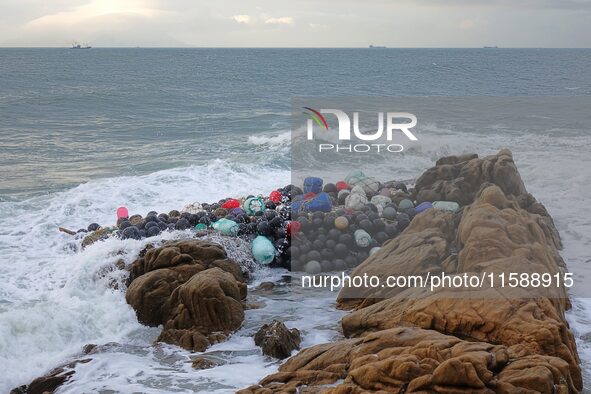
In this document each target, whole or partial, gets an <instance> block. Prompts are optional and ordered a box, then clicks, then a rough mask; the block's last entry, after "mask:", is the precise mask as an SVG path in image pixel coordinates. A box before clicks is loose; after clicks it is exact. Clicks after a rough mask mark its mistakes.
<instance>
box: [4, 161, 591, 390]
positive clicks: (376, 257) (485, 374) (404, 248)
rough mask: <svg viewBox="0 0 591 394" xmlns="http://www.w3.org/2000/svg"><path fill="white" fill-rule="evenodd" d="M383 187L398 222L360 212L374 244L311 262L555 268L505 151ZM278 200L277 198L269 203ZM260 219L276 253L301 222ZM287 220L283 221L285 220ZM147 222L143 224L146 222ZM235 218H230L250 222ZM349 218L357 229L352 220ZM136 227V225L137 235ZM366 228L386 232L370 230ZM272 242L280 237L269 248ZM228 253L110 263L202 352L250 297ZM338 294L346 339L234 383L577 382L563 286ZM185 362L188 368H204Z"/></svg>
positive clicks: (282, 336)
mask: <svg viewBox="0 0 591 394" xmlns="http://www.w3.org/2000/svg"><path fill="white" fill-rule="evenodd" d="M391 186H392V189H391V190H392V193H391V194H389V195H388V197H387V198H389V199H390V200H391V201H396V204H398V206H397V208H400V205H402V204H400V202H401V201H402V200H408V199H410V200H412V203H413V205H412V207H407V208H405V210H406V211H407V212H405V213H401V212H402V211H401V210H399V211H400V212H399V213H398V215H400V216H399V218H402V215H406V217H405V218H404V219H405V220H406V219H408V223H404V225H400V223H399V222H393V224H389V223H390V222H389V221H388V220H385V224H383V226H382V224H380V223H379V222H380V221H381V220H382V219H381V218H382V217H383V216H384V215H383V211H384V207H381V209H380V214H381V216H380V218H379V219H374V220H377V222H375V223H370V225H369V227H368V230H367V233H369V235H370V236H371V237H372V240H371V242H373V243H368V245H366V246H364V247H363V248H360V251H358V252H357V251H355V252H351V253H350V254H349V255H347V258H348V260H346V259H345V258H342V259H340V258H339V259H337V260H335V261H334V262H332V261H328V260H326V261H324V260H323V261H321V262H318V263H316V264H317V266H318V267H319V268H318V269H319V271H323V270H324V271H330V269H327V267H332V268H333V269H334V268H337V269H338V268H339V265H345V266H347V267H349V268H351V269H352V273H351V275H362V274H364V273H370V274H375V275H378V276H380V277H385V276H387V275H390V274H392V275H393V274H396V275H422V276H425V275H427V274H428V273H429V274H436V273H439V272H447V273H452V274H453V273H465V272H470V273H476V274H479V273H481V272H485V271H486V272H495V273H496V272H509V271H511V269H512V268H514V267H516V266H519V268H520V270H525V271H527V272H539V271H543V272H552V273H564V272H565V271H566V265H565V263H564V261H563V260H562V258H561V257H560V255H559V253H558V250H559V249H560V248H561V242H560V237H559V235H558V232H557V230H556V229H555V227H554V224H553V221H552V218H551V217H550V215H549V214H548V213H547V211H546V209H545V208H544V207H543V205H542V204H540V203H539V202H537V201H536V199H535V198H534V197H533V196H532V195H531V194H529V193H527V191H526V188H525V186H524V184H523V181H522V179H521V177H520V175H519V172H518V171H517V168H516V166H515V163H514V162H513V158H512V155H511V152H510V151H508V150H502V151H500V152H499V153H498V154H497V155H494V156H490V157H485V158H479V157H478V156H477V155H464V156H460V157H455V156H452V157H445V158H442V159H440V160H438V162H437V163H436V166H435V167H433V168H431V169H429V170H427V171H426V172H425V173H424V174H423V175H422V176H420V177H419V178H418V179H417V181H416V184H415V185H414V189H412V190H408V191H407V190H402V187H401V186H398V187H397V188H395V187H393V186H394V185H391ZM383 189H389V187H385V188H383ZM383 189H382V190H383ZM354 190H355V189H353V190H348V193H346V194H347V196H349V195H350V194H353V195H354V194H355V193H354ZM335 192H336V190H334V191H332V190H329V194H330V197H331V198H332V200H333V201H334V202H335V203H336V204H335V205H337V204H338V203H339V197H341V196H338V195H337V193H335ZM339 192H340V191H339ZM349 192H350V193H349ZM287 194H288V193H285V195H287ZM375 194H376V195H377V194H378V193H375ZM347 196H346V197H347ZM290 197H292V196H290ZM346 197H345V198H346ZM378 200H379V199H378ZM435 201H444V202H453V203H457V205H458V208H459V209H457V210H455V209H452V210H449V209H424V210H420V211H419V210H415V208H414V207H415V206H416V207H418V206H421V204H431V203H432V202H435ZM341 202H343V201H341ZM366 202H368V201H366ZM388 204H390V203H386V204H385V207H386V208H388V207H389V205H388ZM267 208H269V207H267ZM217 209H218V210H217V211H216V212H217V216H218V217H221V216H222V214H223V216H225V218H229V219H228V221H232V219H234V218H240V215H241V213H236V214H235V215H233V214H229V213H228V212H227V211H228V210H226V212H225V213H222V212H221V211H220V210H219V208H217ZM233 209H236V208H233ZM273 209H275V206H274V205H273ZM281 209H283V207H279V201H277V211H278V212H279V211H280V210H281ZM332 210H333V211H334V209H332ZM281 213H282V214H283V213H284V212H283V211H281ZM179 215H180V213H179ZM193 215H196V214H194V213H193ZM306 215H307V214H306ZM328 215H329V214H326V217H328ZM276 216H277V217H279V215H276ZM301 216H303V215H300V217H301ZM370 216H371V212H370ZM204 218H205V219H206V220H204ZM310 218H311V219H312V218H313V217H312V216H311V215H310ZM268 219H269V220H268V221H267V220H264V221H265V222H269V223H271V221H272V220H275V222H279V223H281V224H279V225H278V227H276V228H273V227H272V228H271V230H268V231H269V234H270V235H269V237H270V238H271V239H273V237H275V240H276V242H275V245H279V246H278V247H277V249H278V250H277V252H278V255H279V254H280V259H279V260H281V264H282V265H284V264H285V262H286V260H287V259H288V258H289V256H290V252H289V249H290V244H291V247H293V246H294V245H296V244H295V243H294V240H293V239H290V238H288V237H287V236H289V235H291V238H293V237H295V236H296V233H297V231H299V229H293V228H290V229H289V231H285V232H284V233H281V231H280V230H281V228H283V227H282V226H283V224H284V221H285V224H286V225H287V224H288V223H287V222H288V220H287V218H285V217H283V218H282V219H281V220H279V219H275V215H270V216H269V217H268ZM284 219H285V220H284ZM293 219H294V221H292V222H291V223H293V222H295V221H296V220H295V217H294V218H293ZM182 220H186V222H187V223H188V224H189V223H191V224H193V223H192V222H191V220H195V221H196V224H197V225H199V224H205V223H206V222H207V221H208V220H209V221H210V219H207V217H206V215H201V216H199V217H197V216H195V217H191V216H190V215H186V217H180V216H179V219H176V220H175V221H174V223H168V225H169V226H170V225H173V227H174V226H176V225H177V223H178V222H179V221H182ZM246 220H248V219H246ZM332 220H333V222H334V218H333V219H332ZM300 222H301V221H300ZM138 223H141V220H140V221H138ZM146 223H148V222H146V221H144V222H143V223H142V224H141V225H142V226H144V227H146V228H148V229H149V228H156V225H154V226H146ZM154 223H155V222H154ZM226 223H227V222H226ZM258 223H259V224H260V223H261V221H259V222H258ZM207 224H209V223H207ZM242 224H244V226H242V227H240V229H246V230H248V229H249V228H254V229H255V230H256V228H257V226H256V225H255V226H254V227H253V226H252V225H251V226H250V227H249V224H248V223H241V225H242ZM304 224H305V223H304ZM336 225H337V224H336V223H335V226H336ZM389 225H390V227H393V229H392V232H391V233H387V232H385V231H384V230H383V229H384V228H385V226H389ZM263 227H264V226H263ZM359 227H360V228H361V229H363V228H364V227H363V224H361V225H360V226H359ZM128 228H129V227H128ZM369 229H371V231H370V230H369ZM123 230H124V229H123ZM141 230H143V227H142V228H141V229H140V230H138V231H137V232H138V234H139V231H141ZM198 230H200V229H199V228H198ZM246 230H245V231H246ZM284 230H287V227H285V228H284ZM349 230H351V232H353V230H355V229H353V228H350V229H349ZM374 230H375V231H374ZM134 231H135V230H134ZM159 231H160V230H159ZM237 231H241V230H237ZM264 231H267V230H266V228H264ZM128 232H129V230H128ZM292 232H293V234H292ZM378 233H384V234H387V235H389V236H388V238H385V239H380V237H379V236H377V234H378ZM259 234H260V232H259ZM275 234H278V235H275ZM232 235H235V234H232ZM259 236H260V235H259ZM282 236H283V237H284V238H281V237H282ZM380 236H381V235H380ZM376 238H377V239H378V241H376ZM306 242H307V241H306ZM281 245H285V246H286V247H285V249H281V250H280V248H281ZM335 247H336V246H335ZM370 248H371V253H369V249H370ZM226 249H227V248H226ZM296 249H297V248H296ZM361 249H363V250H361ZM229 254H231V253H230V252H229V251H228V250H225V249H224V247H222V246H220V245H219V244H217V243H215V242H212V241H210V240H207V239H204V238H203V237H201V238H200V237H197V238H189V239H182V240H177V241H167V242H165V243H163V244H161V245H157V246H149V247H147V248H146V249H144V250H143V251H142V253H141V254H140V256H138V257H137V259H136V260H135V261H134V262H133V263H132V264H130V265H129V266H127V267H120V268H123V269H126V270H127V271H128V272H129V278H128V283H127V289H126V300H127V302H128V303H129V304H130V305H131V306H132V307H133V308H134V310H135V311H136V313H137V317H138V320H139V321H140V322H141V323H143V324H146V325H149V326H154V327H157V326H162V327H163V329H162V332H161V333H160V336H159V337H158V339H157V341H159V342H166V343H169V344H173V345H177V346H180V347H182V348H184V349H187V350H189V351H193V352H202V351H205V350H206V349H207V348H208V347H209V346H211V345H212V344H214V343H217V342H220V341H223V340H225V339H226V338H227V337H228V336H229V335H231V334H232V332H234V331H236V330H237V329H239V328H240V327H241V325H242V324H243V321H244V317H245V311H246V310H248V309H249V308H251V307H253V306H251V305H249V303H248V297H247V282H248V270H247V269H245V267H247V266H248V267H251V266H252V262H250V264H239V263H237V262H236V261H235V260H236V259H232V258H229V257H228V255H229ZM307 257H309V255H308V256H307ZM291 258H292V259H293V260H294V261H295V262H296V263H295V264H294V262H292V267H295V266H297V267H298V268H299V269H301V270H306V271H309V268H310V266H307V265H306V264H307V263H306V264H302V263H304V262H305V261H304V257H302V256H294V255H293V254H292V256H291ZM298 259H299V260H300V261H299V262H297V261H298ZM308 260H309V258H308ZM339 260H340V261H342V263H338V262H337V261H339ZM349 260H350V261H351V262H350V263H349ZM306 261H307V260H306ZM337 306H338V307H339V308H342V309H345V310H349V311H350V313H349V314H348V315H346V316H345V317H344V318H343V319H342V321H341V326H342V332H343V334H344V336H345V339H343V340H340V341H337V342H334V343H327V344H321V345H317V346H313V347H310V348H306V349H303V350H301V351H300V352H299V353H297V354H296V355H294V356H292V357H291V358H289V359H288V360H287V361H286V362H285V363H283V364H282V365H281V366H280V367H279V371H278V372H277V373H275V374H272V375H269V376H267V377H266V378H264V379H263V380H262V381H261V382H259V384H256V385H253V386H251V387H248V388H245V389H243V390H241V391H240V393H242V394H247V393H260V394H263V393H265V394H267V393H290V392H291V393H296V392H300V393H303V392H324V393H362V392H376V393H377V392H439V393H456V392H482V393H487V392H498V393H513V392H516V393H527V392H542V393H567V392H572V393H578V392H580V391H581V390H582V378H581V370H580V366H579V365H580V362H579V358H578V355H577V350H576V345H575V341H574V338H573V335H572V333H571V331H570V330H569V327H568V323H567V322H566V319H565V311H566V310H568V309H569V308H570V303H569V300H568V296H567V294H566V292H565V291H564V290H563V289H561V290H559V291H558V292H554V293H551V294H533V295H532V294H528V293H523V292H522V293H519V292H514V293H511V294H509V295H508V294H507V293H500V292H499V291H497V290H495V289H482V290H475V291H471V293H470V296H469V297H467V296H464V295H458V294H450V293H447V292H446V291H436V292H429V291H427V290H425V289H419V288H407V289H395V290H392V289H389V290H388V292H387V294H386V293H380V292H379V291H377V292H376V291H375V290H374V291H372V292H368V293H364V292H360V291H359V289H352V288H348V287H344V288H342V289H341V291H340V293H339V295H338V297H337ZM278 318H280V316H278ZM255 341H256V342H257V344H258V345H260V346H262V348H263V351H264V354H269V355H271V356H273V357H277V358H284V357H286V356H289V354H290V353H291V351H292V350H293V349H298V348H299V346H300V342H301V338H300V333H299V332H298V331H297V330H295V331H294V330H287V328H285V326H282V324H281V322H275V321H274V322H273V323H271V324H269V325H268V326H267V327H262V328H261V331H260V332H259V333H257V335H256V337H255ZM85 353H90V354H89V355H86V354H85V355H84V357H81V358H80V359H79V360H74V361H72V362H71V363H68V364H65V365H64V366H62V367H60V368H57V369H55V370H53V371H51V372H50V373H49V374H48V375H47V376H45V377H42V378H39V379H36V380H35V381H33V382H32V383H31V384H29V385H27V386H22V387H19V388H17V389H14V390H13V393H43V392H53V391H54V390H57V389H59V386H60V385H61V384H64V383H65V382H67V381H68V379H69V378H70V377H71V372H72V371H71V369H72V365H75V363H76V362H87V360H88V358H90V357H92V355H91V353H92V352H85ZM197 364H198V365H197V366H196V368H209V367H212V365H209V364H208V365H205V364H207V363H197Z"/></svg>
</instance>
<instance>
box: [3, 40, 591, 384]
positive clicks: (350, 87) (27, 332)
mask: <svg viewBox="0 0 591 394" xmlns="http://www.w3.org/2000/svg"><path fill="white" fill-rule="evenodd" d="M590 65H591V50H587V49H502V48H499V49H221V48H220V49H198V48H195V49H156V48H154V49H148V48H126V49H123V48H117V49H116V48H93V49H88V50H72V49H60V48H5V49H0V174H1V175H0V371H1V372H0V392H1V393H5V392H8V391H10V389H11V388H13V387H16V386H19V385H22V384H26V383H28V382H30V381H31V380H32V379H33V378H35V377H37V376H40V375H42V374H44V373H46V372H48V371H49V370H51V369H52V368H53V367H56V366H58V365H61V364H63V363H65V362H68V361H70V360H73V359H79V358H81V357H82V358H83V357H87V356H81V352H82V348H83V346H84V345H86V344H96V345H99V347H100V348H101V349H102V350H101V351H100V352H98V353H96V354H95V355H92V356H91V358H92V360H91V361H90V362H88V363H83V364H78V365H77V366H76V367H75V370H76V373H75V374H74V375H73V377H72V379H71V380H70V381H69V382H68V383H67V384H66V385H64V386H63V387H61V388H60V389H59V390H58V393H105V394H106V393H130V392H134V393H163V392H166V393H193V392H203V393H231V392H235V391H236V390H237V389H240V388H243V387H246V386H248V385H251V384H254V383H256V382H258V381H259V380H260V379H261V378H263V377H264V376H266V375H268V374H270V373H273V372H275V371H277V368H278V366H279V362H278V361H276V360H273V359H270V358H267V357H264V356H263V355H262V354H261V352H260V349H258V348H257V347H255V345H254V341H253V339H252V335H253V333H254V332H255V331H256V330H257V329H258V328H259V327H260V326H261V325H262V324H264V323H267V322H269V321H270V320H272V319H273V318H274V317H278V318H280V319H281V320H283V321H285V323H286V325H287V326H288V327H290V328H292V327H296V328H298V329H300V330H301V331H302V336H303V343H302V345H303V346H311V345H314V344H318V343H324V342H327V341H331V340H335V339H338V338H341V337H342V334H341V333H340V330H339V320H340V318H341V317H342V316H343V312H342V311H339V310H337V309H336V308H335V302H334V301H335V293H331V292H330V291H322V290H310V289H306V290H303V289H301V288H300V287H299V286H297V280H298V278H297V276H296V277H295V278H294V279H293V281H292V284H291V285H289V284H285V285H281V286H276V288H275V289H274V290H273V291H271V292H261V291H258V290H256V289H257V285H258V284H259V283H261V282H263V281H276V280H281V279H282V278H284V275H286V274H287V272H286V271H284V270H281V269H269V268H263V267H261V268H260V269H259V270H257V271H256V272H254V273H253V279H252V282H251V284H250V285H249V290H250V294H251V295H250V296H249V297H250V298H249V302H252V303H258V304H259V306H260V307H259V308H257V309H249V310H247V311H246V320H245V324H244V326H243V327H242V328H241V329H240V330H239V331H237V332H236V333H235V334H233V335H232V336H231V337H230V339H229V340H228V341H226V342H223V343H220V344H217V345H214V346H212V347H211V348H210V349H208V350H207V352H206V353H205V355H206V356H207V357H209V358H211V359H214V360H216V362H217V363H218V364H219V365H218V366H216V367H214V368H211V369H206V370H195V369H193V368H192V367H191V360H192V358H194V357H195V355H196V354H195V353H190V352H187V351H184V350H182V349H179V348H176V347H173V346H169V345H164V344H158V345H153V343H154V340H155V339H156V338H157V336H158V334H159V331H160V329H159V328H154V327H146V326H143V325H142V324H140V323H138V321H137V319H136V316H135V313H134V311H133V310H132V309H131V307H130V306H128V305H127V303H126V302H125V295H124V292H123V290H122V288H123V282H124V279H125V278H124V274H123V272H121V271H116V270H115V271H114V270H112V267H113V265H114V264H115V262H116V261H117V260H118V259H119V258H123V259H124V260H126V261H127V262H131V261H133V258H134V256H135V255H137V253H139V251H140V250H141V249H142V248H143V247H144V246H145V244H146V243H147V242H148V241H146V240H144V241H135V240H125V241H120V240H108V241H106V242H101V243H98V244H95V245H93V246H91V247H89V248H86V249H85V250H80V249H79V248H78V247H77V244H76V242H73V240H72V237H71V236H69V235H67V234H64V233H62V232H59V231H58V227H60V226H62V227H66V228H70V229H73V230H77V229H79V228H85V227H86V226H87V225H88V224H90V223H92V222H97V223H100V224H112V223H114V222H115V220H116V216H115V210H116V209H117V207H119V206H121V205H125V206H126V207H128V209H129V211H130V213H140V214H145V213H147V212H148V211H151V210H155V211H158V212H168V211H170V210H171V209H180V208H182V207H183V206H184V205H185V204H187V203H192V202H195V201H198V202H214V201H218V200H219V199H221V198H224V197H229V196H240V195H248V194H258V193H262V194H268V193H269V192H270V191H271V190H273V189H275V188H277V187H281V186H284V185H286V184H289V183H290V181H291V169H292V168H291V165H292V163H291V151H292V138H291V134H290V127H291V126H290V119H291V112H292V107H291V103H292V99H293V98H294V97H325V96H327V97H328V96H330V97H348V96H356V97H389V96H392V97H405V96H413V97H423V96H425V97H427V96H429V97H432V96H437V97H441V96H443V97H463V98H466V97H485V96H487V97H488V96H494V97H501V98H503V97H505V98H510V97H554V96H560V97H570V98H576V97H588V96H591V67H590ZM589 109H591V108H587V110H589ZM588 126H589V124H588V123H587V124H581V125H580V127H579V129H577V130H569V131H568V133H567V135H563V137H564V138H559V140H560V142H559V143H557V136H560V132H561V131H560V130H556V129H552V130H542V131H540V130H539V129H532V130H529V129H528V128H527V127H520V128H518V129H515V128H511V127H497V126H496V125H493V124H491V125H490V127H481V128H477V129H473V130H455V129H453V128H449V127H446V125H437V124H431V125H430V126H429V127H424V128H423V129H421V131H420V138H419V139H420V144H417V145H416V146H415V147H413V149H412V150H410V151H409V152H407V153H405V156H404V157H405V159H404V160H401V161H400V162H399V163H398V164H397V166H396V168H395V169H394V170H393V172H392V173H390V174H389V175H390V177H391V178H393V179H401V180H402V179H404V180H409V179H410V180H412V179H415V178H416V177H417V176H418V175H420V173H422V172H423V171H424V170H426V169H427V168H429V167H430V166H432V165H434V163H435V161H436V160H437V158H439V157H441V156H444V155H450V154H461V153H466V152H477V153H479V154H480V155H482V156H484V155H488V154H493V153H496V152H497V151H498V150H499V149H501V148H509V149H511V150H512V152H513V155H514V159H515V162H516V164H517V166H518V169H519V171H520V173H521V175H522V177H523V180H524V182H525V184H526V187H527V188H528V191H529V192H531V193H532V194H533V195H534V196H536V198H538V200H540V201H541V202H542V203H543V204H544V205H545V206H546V207H547V209H548V211H549V212H550V214H551V215H552V217H553V218H554V221H555V224H556V227H557V228H558V230H559V231H560V233H561V236H562V239H563V243H564V250H563V251H562V256H563V258H564V259H565V261H566V262H567V264H568V265H569V266H578V267H581V266H585V264H588V265H591V253H590V252H589V251H590V250H591V226H590V225H591V217H590V216H589V214H588V212H589V206H591V170H590V168H591V159H590V158H589V156H590V155H589V147H590V146H591V131H590V130H589V128H588ZM183 236H187V234H186V233H181V232H173V233H167V234H164V235H162V236H160V237H159V239H162V238H164V239H169V238H170V239H172V238H179V237H183ZM113 283H118V284H120V286H119V288H118V289H117V288H113V286H112V285H113ZM572 304H573V307H572V310H570V311H569V312H568V321H569V323H570V326H571V329H572V331H573V332H574V334H575V336H576V338H577V346H578V351H579V355H580V357H581V365H582V369H583V371H584V376H585V382H586V386H587V387H590V386H591V328H590V327H591V300H590V299H588V298H584V297H573V299H572Z"/></svg>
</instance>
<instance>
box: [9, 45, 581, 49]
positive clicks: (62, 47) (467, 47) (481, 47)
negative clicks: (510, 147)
mask: <svg viewBox="0 0 591 394" xmlns="http://www.w3.org/2000/svg"><path fill="white" fill-rule="evenodd" d="M0 49H73V48H72V47H70V46H0ZM89 49H376V50H384V49H591V47H519V46H515V47H513V46H509V47H501V46H493V47H490V46H457V47H454V46H449V47H447V46H440V47H430V46H417V47H414V46H408V47H405V46H392V47H389V46H384V47H378V48H376V47H374V48H370V47H369V45H368V46H351V47H347V46H334V47H331V46H322V47H321V46H319V47H309V46H301V47H299V46H293V47H292V46H289V47H276V46H141V45H138V46H92V47H91V48H89Z"/></svg>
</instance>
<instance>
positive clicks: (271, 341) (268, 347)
mask: <svg viewBox="0 0 591 394" xmlns="http://www.w3.org/2000/svg"><path fill="white" fill-rule="evenodd" d="M301 342H302V338H301V336H300V331H299V330H298V329H296V328H293V329H291V330H290V329H288V328H287V327H286V326H285V324H284V323H283V322H280V321H279V320H273V322H272V323H271V324H265V325H263V326H262V327H261V328H260V329H259V330H258V331H257V333H256V334H255V336H254V343H255V344H256V345H257V346H260V347H261V349H263V354H265V355H267V356H271V357H275V358H278V359H284V358H287V357H289V356H290V355H291V352H292V351H293V350H296V349H299V348H300V343H301Z"/></svg>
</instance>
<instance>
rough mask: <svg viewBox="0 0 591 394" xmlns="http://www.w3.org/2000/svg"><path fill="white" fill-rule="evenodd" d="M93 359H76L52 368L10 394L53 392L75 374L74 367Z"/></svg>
mask: <svg viewBox="0 0 591 394" xmlns="http://www.w3.org/2000/svg"><path fill="white" fill-rule="evenodd" d="M90 360H91V359H82V360H75V361H72V362H70V363H68V364H65V365H62V366H60V367H57V368H55V369H52V370H51V371H50V372H48V373H47V374H46V375H44V376H41V377H39V378H36V379H35V380H33V381H32V382H31V383H29V384H28V385H23V386H19V387H16V388H14V389H12V390H11V391H10V394H44V393H45V394H47V393H53V392H55V391H56V390H57V389H59V388H60V386H62V385H63V384H64V383H66V382H67V381H68V380H70V378H71V377H72V375H74V370H73V369H74V367H75V366H76V364H78V363H87V362H89V361H90Z"/></svg>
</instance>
